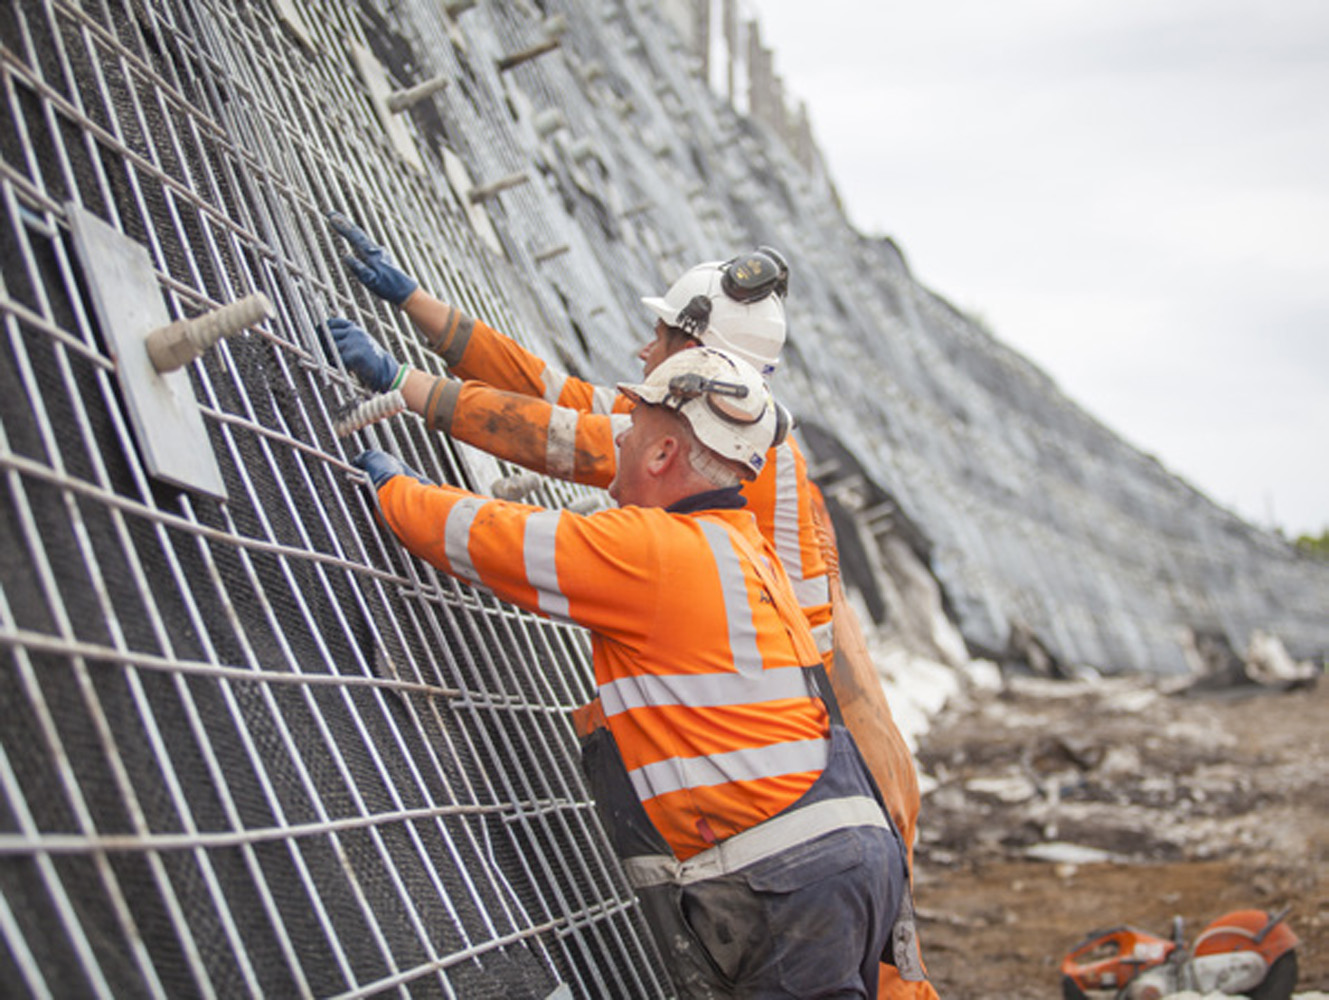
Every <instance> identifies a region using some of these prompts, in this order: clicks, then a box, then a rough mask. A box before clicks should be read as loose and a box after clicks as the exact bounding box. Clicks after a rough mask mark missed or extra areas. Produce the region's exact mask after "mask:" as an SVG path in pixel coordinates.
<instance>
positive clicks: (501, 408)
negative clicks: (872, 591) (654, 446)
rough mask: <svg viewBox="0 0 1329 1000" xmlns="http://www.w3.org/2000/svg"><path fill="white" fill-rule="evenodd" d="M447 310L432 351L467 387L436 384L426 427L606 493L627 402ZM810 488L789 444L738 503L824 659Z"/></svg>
mask: <svg viewBox="0 0 1329 1000" xmlns="http://www.w3.org/2000/svg"><path fill="white" fill-rule="evenodd" d="M449 309H450V311H449V312H448V314H447V320H446V322H445V323H444V324H443V328H442V330H441V332H439V333H438V335H436V336H434V337H432V338H431V339H430V344H429V346H430V347H431V348H432V349H433V350H434V351H435V352H436V353H438V354H439V355H440V356H441V357H442V358H443V360H444V361H445V362H446V363H447V366H448V370H449V372H450V373H451V374H452V375H454V376H456V377H457V378H458V379H469V380H473V381H468V382H465V383H464V384H463V383H458V382H455V381H449V382H443V383H441V384H438V385H436V386H435V391H434V393H433V394H432V395H431V397H430V400H429V404H428V407H427V412H426V413H425V418H426V420H427V421H428V422H429V425H430V427H431V428H433V429H435V430H441V431H444V432H446V433H448V434H450V435H452V436H453V437H454V438H456V439H457V440H459V441H464V442H466V443H467V444H470V445H474V446H475V447H477V448H479V449H481V450H482V451H486V452H488V453H489V454H491V455H495V456H497V457H499V458H502V459H505V460H507V461H510V462H513V463H515V464H517V465H521V466H523V467H525V468H528V469H533V470H535V471H537V472H543V473H546V474H548V475H551V476H555V477H557V478H559V479H566V480H570V481H572V482H578V483H584V484H586V485H588V486H600V487H604V486H608V485H609V482H610V481H611V480H612V479H613V478H614V472H615V468H616V465H617V456H616V453H615V448H614V437H615V436H616V434H617V433H618V432H619V431H621V430H623V429H624V428H625V427H626V426H627V421H628V416H627V415H628V413H630V412H631V410H632V401H631V400H630V399H628V398H627V397H626V396H624V395H622V394H620V393H619V392H618V391H617V390H616V389H613V388H609V387H607V386H596V385H592V384H591V383H589V382H585V381H583V380H581V379H579V378H576V377H574V376H571V375H567V374H565V373H563V372H561V371H558V370H557V369H554V368H551V367H550V366H549V365H547V364H546V363H545V362H544V360H543V359H541V358H539V357H537V356H536V355H534V354H532V353H531V352H530V351H528V350H526V349H525V348H524V347H522V346H521V345H520V344H518V343H516V342H515V341H513V340H512V339H511V338H509V337H507V336H505V335H503V334H501V333H499V332H498V331H496V330H494V329H493V328H492V327H490V326H488V325H487V324H485V323H484V322H483V321H481V320H478V319H475V318H473V317H471V316H467V315H466V314H465V313H463V312H461V310H459V309H456V308H452V307H449ZM504 390H506V391H504ZM809 486H810V482H809V480H808V476H807V461H806V459H805V458H804V457H803V452H802V449H800V448H799V446H798V444H797V442H796V441H795V440H794V439H793V438H792V437H790V438H788V439H786V441H785V442H784V443H783V444H781V445H779V446H777V447H776V448H773V449H771V451H770V452H769V453H768V455H767V461H766V465H765V467H764V468H763V469H762V471H761V474H760V475H759V476H758V477H757V479H756V480H755V481H753V482H750V483H747V484H745V485H744V487H743V495H744V496H745V497H746V498H747V501H748V507H747V509H748V510H750V511H751V512H752V513H753V514H754V515H755V516H756V518H757V524H758V527H759V528H760V530H761V533H762V534H763V535H765V536H766V537H767V538H768V539H770V541H771V542H772V543H773V544H774V546H775V550H776V553H777V554H778V555H779V557H780V560H781V562H783V563H784V567H785V571H786V572H787V573H788V575H789V580H790V582H791V583H792V584H793V587H794V594H795V596H796V597H797V598H798V603H799V604H800V605H801V606H802V608H803V611H804V613H805V614H806V615H807V616H808V621H809V623H810V624H811V625H812V627H813V631H814V636H815V637H816V639H817V643H818V647H819V648H820V649H821V650H822V651H823V653H825V652H827V651H828V650H829V649H830V625H829V623H830V619H831V598H830V591H829V588H828V583H827V576H826V559H825V556H824V554H823V552H822V548H821V540H820V539H819V537H818V533H817V529H816V524H815V521H814V516H815V515H814V513H813V509H814V504H813V500H812V498H811V495H810V493H809Z"/></svg>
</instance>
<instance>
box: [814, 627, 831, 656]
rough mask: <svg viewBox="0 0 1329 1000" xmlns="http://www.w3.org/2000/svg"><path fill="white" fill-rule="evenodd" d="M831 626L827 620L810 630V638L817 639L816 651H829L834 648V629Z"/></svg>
mask: <svg viewBox="0 0 1329 1000" xmlns="http://www.w3.org/2000/svg"><path fill="white" fill-rule="evenodd" d="M831 626H832V623H831V622H827V623H826V624H824V625H818V626H817V627H816V628H814V629H813V630H812V638H813V639H815V640H816V641H817V652H818V653H829V652H830V651H831V650H832V649H834V648H835V630H834V629H833V628H832V627H831Z"/></svg>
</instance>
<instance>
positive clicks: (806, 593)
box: [785, 563, 831, 608]
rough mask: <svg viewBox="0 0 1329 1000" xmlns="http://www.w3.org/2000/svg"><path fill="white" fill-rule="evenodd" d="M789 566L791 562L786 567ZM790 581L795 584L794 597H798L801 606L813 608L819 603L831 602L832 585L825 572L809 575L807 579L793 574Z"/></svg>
mask: <svg viewBox="0 0 1329 1000" xmlns="http://www.w3.org/2000/svg"><path fill="white" fill-rule="evenodd" d="M788 568H789V564H788V563H785V569H788ZM789 582H790V583H791V584H793V585H794V597H796V598H797V599H798V606H799V607H800V608H812V607H816V606H817V605H819V604H830V603H831V585H830V581H829V580H828V579H827V577H826V574H825V573H821V574H818V575H817V576H813V577H809V578H808V579H806V580H804V579H803V578H801V577H797V576H791V577H790V578H789Z"/></svg>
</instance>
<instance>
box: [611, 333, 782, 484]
mask: <svg viewBox="0 0 1329 1000" xmlns="http://www.w3.org/2000/svg"><path fill="white" fill-rule="evenodd" d="M618 391H619V392H621V393H623V394H624V395H626V396H629V397H630V398H632V399H634V400H636V401H637V402H639V403H646V404H649V405H651V406H665V407H668V408H669V409H671V410H673V411H674V412H676V413H678V414H679V415H680V416H682V417H683V418H684V419H685V420H687V422H688V426H690V427H691V428H692V433H693V434H694V435H696V438H697V440H698V441H700V442H701V443H702V444H703V445H704V446H705V447H706V448H708V449H709V450H710V451H713V452H715V454H717V455H719V456H720V457H721V458H724V459H728V460H729V461H732V462H738V463H740V464H741V465H743V466H744V467H745V468H746V469H747V470H748V472H749V473H750V475H749V478H752V477H755V476H756V475H757V473H759V472H761V470H762V467H763V466H764V465H765V464H766V453H767V452H768V451H770V449H771V448H773V447H775V446H776V445H777V444H779V443H780V442H781V441H783V440H784V438H785V435H786V434H788V432H789V425H790V422H791V421H790V418H789V413H788V411H786V410H785V409H784V408H783V407H782V406H780V404H778V403H777V402H776V401H775V399H774V398H773V397H772V396H771V391H770V389H768V388H767V387H766V382H765V380H763V379H762V377H761V376H760V375H758V374H757V370H756V369H755V368H753V367H752V366H751V365H750V364H748V363H747V362H746V361H744V360H743V359H742V358H740V357H738V356H737V355H736V354H735V353H733V352H730V351H722V350H719V349H718V348H714V347H698V348H694V349H692V350H688V351H679V352H678V353H677V354H672V355H670V356H669V357H668V358H665V360H664V361H662V362H661V363H660V364H659V365H658V366H656V368H655V369H654V370H653V371H652V372H651V373H650V374H649V375H647V376H646V381H645V382H642V383H639V384H631V383H627V382H620V383H619V384H618Z"/></svg>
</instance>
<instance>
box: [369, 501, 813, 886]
mask: <svg viewBox="0 0 1329 1000" xmlns="http://www.w3.org/2000/svg"><path fill="white" fill-rule="evenodd" d="M378 497H379V503H380V506H381V508H382V511H383V515H384V519H385V520H386V521H387V523H388V525H389V526H390V527H391V528H392V530H393V531H394V532H395V533H396V535H397V537H398V538H400V539H401V541H402V542H403V544H405V545H406V547H407V548H408V549H410V551H411V552H413V553H415V554H416V555H418V556H419V557H421V558H422V559H425V560H427V561H428V562H430V563H431V564H433V565H434V566H436V567H438V568H439V569H440V570H442V571H444V572H446V573H449V574H451V575H453V576H456V577H458V578H459V579H462V580H465V581H466V582H468V583H472V584H476V585H480V586H484V587H487V588H488V589H490V590H492V591H493V592H494V593H495V594H497V595H498V596H499V597H500V598H502V599H503V600H506V601H509V602H511V603H513V604H516V605H518V606H520V607H524V608H527V609H528V610H531V611H534V612H537V613H539V614H543V615H547V616H551V617H556V618H560V619H563V620H567V621H571V622H575V623H576V624H579V625H583V626H585V627H586V628H587V629H589V630H590V632H591V636H592V658H593V666H594V671H595V680H596V684H597V687H598V689H599V692H600V700H601V702H602V704H603V707H604V713H605V718H606V722H607V725H608V728H609V731H610V732H611V734H612V735H613V736H614V739H615V742H616V743H617V744H618V747H619V751H620V753H621V754H622V756H623V762H624V765H625V767H626V769H627V772H628V776H629V779H630V781H631V782H632V786H633V788H634V789H635V791H636V792H637V795H638V798H639V799H640V800H641V802H642V805H643V806H644V808H645V810H646V813H647V815H648V816H649V817H650V819H651V821H652V823H653V824H654V825H655V827H656V828H657V829H658V830H659V831H660V833H661V834H662V835H663V836H664V838H665V840H666V841H667V842H668V843H669V845H670V847H671V848H672V849H673V851H674V853H675V855H676V856H677V857H678V858H680V859H685V858H688V857H690V856H692V855H693V854H696V853H698V852H699V851H702V850H705V849H706V848H707V847H710V846H711V845H712V844H714V843H715V842H716V841H718V840H723V839H726V838H728V837H730V836H733V835H734V834H736V833H740V832H742V831H743V830H746V829H748V828H750V827H752V826H755V825H756V824H758V823H760V822H761V821H762V820H764V819H767V818H768V817H770V816H773V815H775V813H777V812H779V811H780V810H782V809H784V808H786V807H787V806H789V805H790V804H792V803H793V802H794V801H796V800H797V799H798V798H799V797H800V796H801V795H802V794H803V793H804V792H806V791H807V789H808V788H809V787H810V786H811V785H812V783H813V781H815V780H816V778H817V777H818V775H819V774H820V773H821V771H822V770H823V769H824V767H825V765H826V759H827V747H828V742H827V740H828V734H829V720H828V717H827V715H826V710H825V706H824V705H823V704H822V702H821V701H820V699H818V698H816V697H814V696H813V695H812V694H811V693H810V691H809V688H808V684H807V678H806V675H805V673H804V670H803V668H804V667H807V666H810V665H811V664H810V663H809V662H808V661H809V660H811V661H812V662H815V658H816V657H815V648H814V646H813V643H812V638H811V635H810V632H809V630H808V626H807V622H806V621H805V620H804V619H803V617H802V616H801V615H800V614H799V613H798V611H797V610H796V608H797V606H796V604H794V603H793V598H792V593H789V594H785V595H784V596H783V597H782V596H781V595H780V594H778V593H773V589H772V588H773V587H774V588H777V589H778V588H780V587H783V588H788V587H789V583H788V580H787V578H786V577H785V575H784V573H783V571H782V570H781V568H780V563H779V560H777V559H775V558H773V556H772V554H771V552H770V550H769V547H768V546H767V544H766V542H765V541H764V539H763V538H762V536H761V534H760V532H759V531H758V530H757V526H756V523H755V521H754V519H753V518H752V516H751V515H750V514H749V513H747V512H746V511H744V510H705V511H701V512H699V513H696V514H675V513H670V512H668V511H665V510H661V509H658V508H641V507H626V508H623V509H617V510H607V511H601V512H599V513H596V514H593V515H590V516H583V515H579V514H574V513H570V512H568V511H548V510H544V509H542V508H539V507H531V506H528V505H525V504H517V503H509V502H505V501H500V500H490V499H488V498H485V497H480V496H477V495H475V494H472V493H468V492H467V491H465V490H461V489H457V488H455V487H446V486H426V485H423V484H421V483H419V482H417V481H416V480H414V479H412V478H411V477H409V476H396V477H394V478H392V479H390V480H388V481H387V482H386V483H384V485H383V486H382V488H381V489H380V490H379V491H378ZM753 554H755V555H756V558H760V559H762V560H764V563H765V565H764V566H761V567H758V566H756V565H754V562H753ZM782 607H783V608H785V609H787V610H786V611H782V610H781V608H782Z"/></svg>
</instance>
